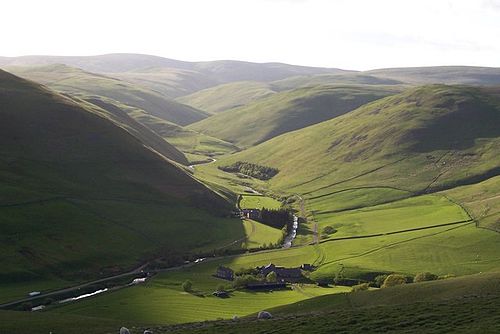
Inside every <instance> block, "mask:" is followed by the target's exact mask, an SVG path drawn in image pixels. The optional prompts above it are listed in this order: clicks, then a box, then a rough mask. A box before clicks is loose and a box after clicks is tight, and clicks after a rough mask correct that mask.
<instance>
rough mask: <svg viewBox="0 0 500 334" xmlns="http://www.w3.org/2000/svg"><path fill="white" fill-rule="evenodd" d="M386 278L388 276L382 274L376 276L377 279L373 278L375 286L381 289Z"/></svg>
mask: <svg viewBox="0 0 500 334" xmlns="http://www.w3.org/2000/svg"><path fill="white" fill-rule="evenodd" d="M387 276H389V275H386V274H383V275H378V276H377V277H375V280H374V282H375V285H376V286H378V287H379V288H381V287H382V285H384V281H385V279H386V278H387Z"/></svg>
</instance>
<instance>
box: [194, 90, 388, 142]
mask: <svg viewBox="0 0 500 334" xmlns="http://www.w3.org/2000/svg"><path fill="white" fill-rule="evenodd" d="M396 92H397V90H396V89H395V88H387V87H364V86H317V87H306V88H300V89H297V90H293V91H287V92H282V93H278V94H273V95H271V96H269V97H267V98H263V99H260V100H258V101H256V102H254V103H250V104H248V105H246V106H243V107H240V108H235V109H232V110H228V111H225V112H223V113H220V114H217V115H215V116H212V117H209V118H207V119H206V120H203V121H200V122H197V123H195V124H192V125H190V127H189V128H191V129H193V130H195V131H199V132H202V133H206V134H209V135H211V136H214V137H217V138H221V139H224V140H226V141H229V142H231V143H235V144H236V145H238V146H240V147H248V146H252V145H255V144H258V143H262V142H264V141H266V140H269V139H271V138H273V137H276V136H278V135H280V134H283V133H285V132H289V131H293V130H297V129H301V128H304V127H306V126H309V125H312V124H315V123H320V122H323V121H325V120H329V119H332V118H335V117H338V116H340V115H342V114H344V113H347V112H349V111H351V110H353V109H356V108H357V107H359V106H361V105H363V104H365V103H367V102H370V101H373V100H376V99H379V98H382V97H385V96H387V95H391V94H395V93H396Z"/></svg>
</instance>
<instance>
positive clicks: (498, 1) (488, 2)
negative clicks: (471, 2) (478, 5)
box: [482, 0, 500, 10]
mask: <svg viewBox="0 0 500 334" xmlns="http://www.w3.org/2000/svg"><path fill="white" fill-rule="evenodd" d="M482 5H483V7H485V8H487V9H493V10H500V0H483V3H482Z"/></svg>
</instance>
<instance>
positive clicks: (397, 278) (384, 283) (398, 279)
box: [352, 272, 453, 292]
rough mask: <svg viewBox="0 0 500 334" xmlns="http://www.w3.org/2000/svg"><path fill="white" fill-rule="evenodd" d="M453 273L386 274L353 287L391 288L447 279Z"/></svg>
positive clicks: (354, 288) (364, 288)
mask: <svg viewBox="0 0 500 334" xmlns="http://www.w3.org/2000/svg"><path fill="white" fill-rule="evenodd" d="M450 277H453V275H446V276H438V275H435V274H433V273H430V272H422V273H418V274H416V275H415V276H414V277H412V276H406V275H401V274H384V275H378V276H377V277H375V279H374V280H373V281H372V282H366V283H360V284H357V285H354V286H353V287H352V292H358V291H363V290H368V288H369V287H371V286H372V287H377V288H389V287H392V286H397V285H403V284H408V283H419V282H426V281H435V280H438V279H446V278H450Z"/></svg>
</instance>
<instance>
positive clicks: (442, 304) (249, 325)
mask: <svg viewBox="0 0 500 334" xmlns="http://www.w3.org/2000/svg"><path fill="white" fill-rule="evenodd" d="M498 283H499V281H498V273H495V274H487V275H484V274H483V275H475V276H470V277H464V278H459V279H449V280H445V281H435V282H426V283H420V284H411V285H406V286H401V287H394V288H388V289H382V290H378V291H368V292H358V293H349V294H336V295H327V296H320V297H317V298H312V299H308V300H304V301H300V302H297V303H295V304H292V305H286V306H281V307H277V308H274V309H271V310H269V311H270V312H271V313H272V314H273V315H274V319H272V320H265V321H262V320H261V321H257V320H256V319H255V317H249V318H247V319H242V320H239V321H217V322H210V323H203V324H201V323H200V324H186V325H184V326H178V327H176V328H173V327H158V328H154V330H155V332H159V333H166V332H168V333H171V332H173V333H269V332H272V333H303V332H305V331H307V332H308V331H313V332H314V333H325V334H326V333H331V332H332V331H335V332H336V333H367V332H369V333H387V332H389V333H422V332H424V333H449V332H453V333H479V332H481V333H483V332H484V333H496V332H498V330H500V326H499V325H498V323H499V321H500V316H498V309H499V308H498V305H499V301H500V291H499V288H498V286H499V285H498ZM465 296H467V297H465ZM416 300H419V301H416Z"/></svg>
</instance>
